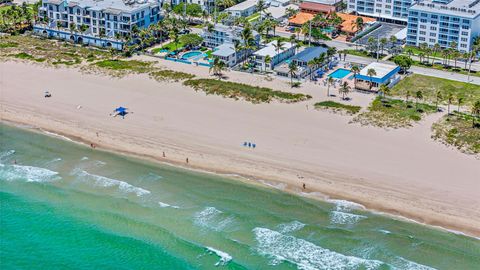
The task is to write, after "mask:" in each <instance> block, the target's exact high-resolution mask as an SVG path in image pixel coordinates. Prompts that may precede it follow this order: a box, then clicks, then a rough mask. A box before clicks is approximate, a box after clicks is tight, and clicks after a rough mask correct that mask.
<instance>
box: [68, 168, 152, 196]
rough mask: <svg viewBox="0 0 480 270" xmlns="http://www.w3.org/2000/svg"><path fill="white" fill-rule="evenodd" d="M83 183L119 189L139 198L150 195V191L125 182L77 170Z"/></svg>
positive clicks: (75, 172)
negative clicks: (90, 182) (89, 182)
mask: <svg viewBox="0 0 480 270" xmlns="http://www.w3.org/2000/svg"><path fill="white" fill-rule="evenodd" d="M73 174H75V175H77V176H78V177H79V178H80V179H81V180H83V181H92V182H93V183H94V185H95V186H100V187H106V188H108V187H117V188H118V189H119V190H120V191H122V192H125V193H134V194H135V195H137V196H139V197H140V196H143V195H147V194H150V191H149V190H146V189H143V188H140V187H136V186H133V185H130V184H129V183H127V182H123V181H120V180H117V179H112V178H108V177H105V176H100V175H96V174H91V173H89V172H87V171H84V170H75V171H74V173H73Z"/></svg>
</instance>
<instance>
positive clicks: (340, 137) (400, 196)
mask: <svg viewBox="0 0 480 270" xmlns="http://www.w3.org/2000/svg"><path fill="white" fill-rule="evenodd" d="M160 65H164V66H166V65H168V68H169V69H175V70H180V71H184V72H190V73H195V74H196V75H197V76H198V77H207V76H208V69H207V68H195V67H193V66H191V65H185V64H180V63H174V62H168V63H167V62H166V61H160ZM226 75H227V76H229V80H231V81H237V82H244V83H250V84H254V85H261V86H266V87H272V88H274V89H278V90H283V91H298V92H302V93H307V94H311V95H312V96H313V99H312V100H309V101H306V102H301V103H296V104H282V103H277V102H274V103H270V104H251V103H249V102H245V101H242V100H238V101H235V100H233V99H227V98H223V97H220V96H213V95H208V96H207V95H205V93H204V92H201V91H198V92H195V91H194V90H192V89H191V88H188V87H185V86H183V85H182V84H181V83H179V82H178V83H168V82H157V81H155V80H153V79H150V78H148V76H146V75H131V76H127V77H124V78H121V79H119V78H112V77H108V76H105V75H99V74H85V73H81V72H80V71H79V70H78V69H73V68H46V67H44V66H41V65H33V64H27V63H22V62H12V61H8V62H1V63H0V120H1V121H5V122H7V121H12V122H16V123H22V124H27V125H30V126H34V127H38V128H42V129H44V130H48V131H51V132H56V133H58V134H62V135H66V136H69V137H71V138H72V139H76V140H80V141H84V142H86V143H88V144H89V143H94V144H95V145H97V149H107V150H115V151H117V152H122V153H127V154H134V155H136V156H139V157H145V158H149V159H152V160H156V161H165V162H169V163H172V164H177V165H181V166H186V167H192V168H196V169H202V170H208V171H212V172H217V173H225V174H227V173H228V174H237V175H241V176H245V177H247V178H249V179H251V180H253V182H255V183H258V182H259V181H260V180H262V181H263V183H266V184H268V185H271V186H277V187H282V189H283V190H285V191H288V192H294V193H297V194H301V195H303V196H309V197H314V198H319V199H325V198H328V197H330V198H336V199H347V200H351V201H354V202H357V203H361V204H363V205H365V206H366V207H368V208H370V209H373V210H376V211H381V212H388V213H391V214H396V215H402V216H404V217H408V218H412V219H414V220H417V221H419V222H423V223H428V224H430V225H436V226H442V227H445V228H449V229H453V230H458V231H462V232H465V233H468V234H470V235H475V236H480V196H478V194H479V191H480V181H478V179H479V176H480V161H479V160H478V159H476V158H475V157H474V156H470V155H466V154H463V153H460V152H459V151H457V150H456V149H452V148H449V147H446V146H444V145H442V144H440V143H438V142H435V141H433V140H432V139H431V138H430V135H431V131H430V126H431V124H432V123H433V122H434V121H436V120H437V119H438V118H439V117H440V115H433V116H429V117H427V119H426V120H424V121H422V122H421V123H420V124H419V125H416V126H414V127H412V128H410V129H399V130H390V131H386V130H384V129H380V128H375V127H364V126H360V125H359V124H350V123H349V121H350V120H351V117H350V116H345V115H340V114H334V113H330V112H326V111H317V110H314V109H313V104H314V103H315V102H318V101H322V100H325V99H326V89H325V87H323V84H322V85H320V84H313V83H310V82H308V83H304V84H303V85H302V87H300V88H298V89H293V90H292V89H291V88H290V87H289V86H288V84H287V82H288V81H282V80H272V81H270V80H267V79H266V78H265V77H264V76H255V75H251V74H248V73H238V72H226ZM46 90H48V91H50V92H51V93H52V97H51V98H44V96H43V93H44V91H46ZM332 91H333V93H337V92H338V88H337V89H332ZM351 97H352V99H353V100H352V101H351V102H352V103H354V104H360V105H362V106H364V107H365V106H367V104H368V103H369V102H370V101H371V100H372V98H373V96H372V95H366V94H361V93H352V94H351ZM336 99H337V100H338V98H336ZM307 105H308V106H307ZM118 106H124V107H127V108H129V110H130V111H131V112H133V113H131V114H129V115H127V117H125V119H121V118H112V117H111V116H110V115H109V114H110V113H111V112H112V110H113V109H114V108H116V107H118ZM97 132H98V134H99V136H98V137H97V135H96V133H97ZM244 141H251V142H255V143H256V145H257V147H256V148H255V149H250V148H248V147H244V146H242V144H243V142H244ZM6 143H8V142H6ZM92 151H95V150H92ZM163 152H165V154H166V157H165V158H163V157H162V153H163ZM186 157H188V158H189V164H188V165H187V164H185V159H186ZM303 183H305V184H306V190H303V189H302V185H303Z"/></svg>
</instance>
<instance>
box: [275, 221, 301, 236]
mask: <svg viewBox="0 0 480 270" xmlns="http://www.w3.org/2000/svg"><path fill="white" fill-rule="evenodd" d="M303 227H305V224H304V223H302V222H300V221H297V220H294V221H292V222H289V223H282V224H280V225H278V226H277V228H278V230H279V231H280V232H281V233H290V232H294V231H298V230H301V229H302V228H303Z"/></svg>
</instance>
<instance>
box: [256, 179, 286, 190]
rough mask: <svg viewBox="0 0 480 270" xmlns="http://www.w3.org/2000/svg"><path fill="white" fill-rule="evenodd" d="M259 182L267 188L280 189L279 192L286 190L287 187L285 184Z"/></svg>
mask: <svg viewBox="0 0 480 270" xmlns="http://www.w3.org/2000/svg"><path fill="white" fill-rule="evenodd" d="M259 182H260V183H262V184H264V185H266V186H269V187H272V188H275V189H279V190H285V188H286V187H287V184H285V183H272V182H269V181H265V180H259Z"/></svg>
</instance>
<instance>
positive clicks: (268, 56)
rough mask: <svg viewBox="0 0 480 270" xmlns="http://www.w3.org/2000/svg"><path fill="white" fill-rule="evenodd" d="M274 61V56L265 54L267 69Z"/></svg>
mask: <svg viewBox="0 0 480 270" xmlns="http://www.w3.org/2000/svg"><path fill="white" fill-rule="evenodd" d="M271 62H272V57H270V55H268V54H267V55H266V56H265V71H267V66H270V63H271Z"/></svg>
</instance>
